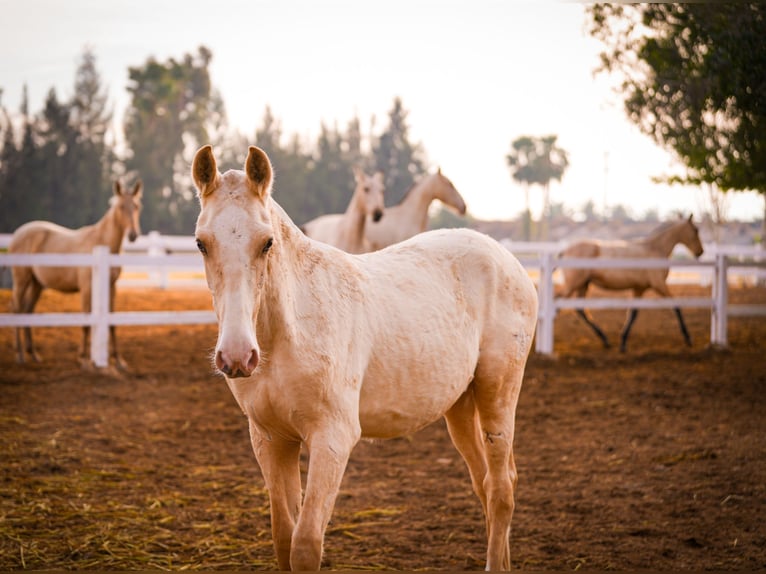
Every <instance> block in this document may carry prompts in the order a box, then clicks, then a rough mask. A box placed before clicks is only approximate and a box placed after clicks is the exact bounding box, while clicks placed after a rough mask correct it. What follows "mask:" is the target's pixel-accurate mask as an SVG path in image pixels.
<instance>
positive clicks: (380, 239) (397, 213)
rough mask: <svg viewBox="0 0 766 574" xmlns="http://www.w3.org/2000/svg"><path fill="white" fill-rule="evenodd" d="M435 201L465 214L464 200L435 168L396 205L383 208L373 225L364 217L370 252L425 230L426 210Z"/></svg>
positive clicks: (426, 223) (426, 222) (370, 220)
mask: <svg viewBox="0 0 766 574" xmlns="http://www.w3.org/2000/svg"><path fill="white" fill-rule="evenodd" d="M435 199H438V200H439V201H441V202H442V203H445V204H446V205H449V206H450V207H452V208H453V209H454V210H455V211H457V212H458V213H459V214H460V215H465V201H464V200H463V198H462V196H461V195H460V194H459V193H458V191H457V189H455V186H454V185H452V182H451V181H450V180H449V179H447V178H446V177H445V176H443V175H442V171H441V169H439V170H438V171H437V172H436V173H434V174H430V175H427V176H425V177H423V178H422V179H420V181H418V182H417V183H416V184H415V185H414V186H413V187H412V188H411V189H410V190H409V191H408V192H407V193H406V194H405V195H404V197H403V198H402V200H401V201H400V202H399V203H397V204H396V205H394V206H392V207H387V208H386V216H385V217H384V218H383V219H381V220H380V221H377V222H375V221H374V220H372V219H371V218H369V217H368V219H367V225H366V226H365V228H364V234H365V237H366V238H367V241H368V242H369V244H370V247H371V248H372V250H378V249H383V248H384V247H388V246H389V245H393V244H394V243H399V242H400V241H404V240H405V239H409V238H410V237H412V236H413V235H417V234H418V233H422V232H423V231H425V230H426V229H427V228H428V207H429V206H430V205H431V202H432V201H434V200H435Z"/></svg>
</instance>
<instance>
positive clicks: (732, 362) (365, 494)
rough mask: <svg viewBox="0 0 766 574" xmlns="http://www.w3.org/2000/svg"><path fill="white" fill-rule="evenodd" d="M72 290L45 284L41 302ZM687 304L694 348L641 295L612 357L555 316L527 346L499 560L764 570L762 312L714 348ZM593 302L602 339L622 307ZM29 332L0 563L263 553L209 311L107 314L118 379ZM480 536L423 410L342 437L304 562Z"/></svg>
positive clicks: (143, 564)
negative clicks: (322, 532) (149, 316)
mask: <svg viewBox="0 0 766 574" xmlns="http://www.w3.org/2000/svg"><path fill="white" fill-rule="evenodd" d="M673 290H674V292H675V293H678V294H689V295H694V296H697V295H701V294H703V293H705V292H706V291H705V290H704V289H702V288H699V287H697V288H680V287H678V286H674V288H673ZM8 297H9V293H8V291H0V309H3V310H4V309H6V308H7V301H8ZM732 299H733V302H735V303H736V302H751V303H766V290H764V289H756V288H748V289H734V290H733V292H732ZM77 307H78V303H77V297H76V296H62V295H57V294H54V293H48V292H46V293H45V294H44V296H43V299H42V301H41V304H40V306H39V310H48V311H52V310H57V311H60V310H77ZM117 307H118V310H131V309H172V308H178V309H207V308H209V295H208V293H207V292H206V291H202V290H199V291H198V290H186V291H172V292H164V291H160V290H137V289H130V290H127V289H126V290H122V291H121V292H120V293H119V294H118V303H117ZM685 315H686V318H687V323H688V325H689V329H690V332H691V335H692V338H693V342H694V344H693V347H692V348H686V347H684V346H683V345H682V344H681V341H682V339H681V335H680V333H679V331H678V328H677V325H676V323H675V318H674V317H673V315H672V313H671V312H670V311H669V310H656V311H642V312H641V314H640V315H639V318H638V320H637V322H636V324H635V327H634V333H633V335H632V337H631V340H630V342H629V348H628V351H627V353H624V354H621V353H620V352H619V351H617V350H616V349H611V350H609V351H603V350H602V349H601V348H600V343H599V342H598V341H597V340H596V339H595V337H594V336H593V335H592V334H591V333H590V332H589V331H588V329H587V327H586V326H585V325H584V324H582V323H581V322H580V321H579V319H578V318H577V317H576V316H575V315H574V314H573V313H571V312H563V313H562V314H561V315H560V316H559V318H558V319H557V321H556V333H555V338H556V358H554V359H548V358H543V357H540V356H534V355H533V356H532V357H531V359H530V361H529V364H528V368H527V375H526V378H525V383H524V388H523V391H522V395H521V400H520V404H519V407H518V417H517V426H516V429H517V434H516V442H515V444H516V461H517V465H518V470H519V475H520V478H519V485H518V490H517V495H516V511H515V515H514V522H513V530H512V534H511V550H512V564H513V567H514V568H516V569H523V570H576V569H587V570H594V569H595V570H611V569H618V570H637V569H652V570H671V569H672V570H682V569H695V570H698V569H719V570H742V569H747V570H756V569H763V568H766V520H764V517H765V516H766V422H765V420H764V404H765V401H764V392H766V345H764V340H766V319H764V318H731V319H730V325H729V327H730V328H729V340H730V348H729V349H728V350H712V349H710V348H708V341H709V332H710V318H709V311H705V310H688V311H686V312H685ZM594 316H595V317H596V319H597V321H599V322H600V323H601V324H602V326H603V327H604V329H605V331H606V332H607V333H608V334H609V335H610V336H611V337H612V340H613V341H616V337H617V335H618V333H619V330H620V326H621V324H622V321H623V318H624V312H623V311H601V312H596V313H594ZM35 333H36V334H37V342H38V345H39V349H40V351H41V354H42V355H43V358H44V362H43V363H42V364H33V365H28V364H27V365H22V366H19V365H17V364H16V363H15V361H14V353H13V348H12V337H13V330H12V329H7V328H6V329H0V570H15V569H22V568H25V569H35V570H40V569H78V570H82V569H101V570H131V569H138V570H146V569H174V570H175V569H187V568H191V569H207V570H215V569H220V570H223V569H226V570H242V569H261V570H263V569H266V570H268V569H272V570H273V569H275V568H276V561H275V560H274V556H273V551H272V547H271V537H270V530H269V528H270V527H269V510H268V499H267V493H266V492H265V490H264V488H263V481H262V479H261V476H260V472H259V470H258V467H257V465H256V462H255V458H254V456H253V454H252V452H251V450H250V445H249V439H248V433H247V423H246V420H245V418H244V416H243V415H242V414H241V412H240V411H239V410H238V408H237V406H236V404H235V402H234V399H233V398H232V397H231V395H230V393H229V391H228V389H227V387H226V385H225V383H224V381H223V379H221V378H220V377H218V376H217V375H215V374H214V373H213V371H212V369H211V366H210V359H209V355H210V351H211V349H212V347H213V345H214V343H215V336H216V328H215V326H212V325H208V326H190V327H189V326H181V327H156V328H155V327H150V328H146V327H123V328H120V329H119V330H118V335H119V339H120V343H121V348H122V350H123V355H124V357H125V359H126V361H127V362H128V363H129V365H130V372H129V374H126V375H122V374H119V373H116V372H93V371H84V370H82V369H81V367H80V365H79V363H78V360H77V351H78V345H79V337H80V332H79V329H77V328H61V329H46V328H39V329H36V330H35ZM405 400H406V398H405ZM304 466H305V461H304ZM485 544H486V542H485V532H484V524H483V518H482V515H481V510H480V505H479V502H478V500H477V499H476V498H475V496H474V495H473V493H472V491H471V487H470V481H469V478H468V473H467V470H466V468H465V465H464V463H463V462H462V460H461V459H460V457H459V456H458V455H457V453H456V451H455V450H454V449H453V447H452V445H451V443H450V441H449V438H448V436H447V433H446V429H445V426H444V424H443V423H442V422H439V423H435V424H433V425H431V426H430V427H428V428H426V429H424V430H423V431H421V432H419V433H417V434H415V435H412V436H409V437H406V438H402V439H397V440H391V441H381V442H363V443H361V444H359V445H358V447H357V448H356V449H355V451H354V453H353V455H352V458H351V461H350V463H349V466H348V470H347V472H346V476H345V479H344V482H343V487H342V491H341V494H340V496H339V499H338V502H337V505H336V508H335V513H334V515H333V519H332V521H331V523H330V526H329V529H328V534H327V537H326V542H325V556H324V566H325V567H327V568H333V569H339V570H341V569H346V570H363V569H389V570H394V569H397V570H399V569H402V570H420V569H422V570H479V569H482V568H483V566H484V554H485V548H486V547H485Z"/></svg>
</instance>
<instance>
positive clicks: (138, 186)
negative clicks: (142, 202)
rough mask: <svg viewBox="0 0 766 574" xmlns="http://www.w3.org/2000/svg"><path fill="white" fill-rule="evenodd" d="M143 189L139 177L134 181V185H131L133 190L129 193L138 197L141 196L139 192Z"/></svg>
mask: <svg viewBox="0 0 766 574" xmlns="http://www.w3.org/2000/svg"><path fill="white" fill-rule="evenodd" d="M143 189H144V184H143V182H142V181H141V180H140V179H139V180H138V181H137V182H136V185H134V186H133V192H132V193H131V195H132V196H133V197H135V198H136V199H138V198H139V197H141V192H142V191H143Z"/></svg>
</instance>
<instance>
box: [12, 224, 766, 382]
mask: <svg viewBox="0 0 766 574" xmlns="http://www.w3.org/2000/svg"><path fill="white" fill-rule="evenodd" d="M7 237H8V236H0V248H1V247H3V246H4V245H7V243H5V242H4V240H5V239H7ZM126 247H130V248H137V249H143V250H145V251H146V252H148V253H149V254H146V253H144V254H135V253H124V254H121V255H112V254H110V253H109V252H108V250H107V249H106V248H105V247H97V248H96V249H94V251H93V253H92V254H35V255H31V254H29V255H20V254H8V253H0V269H2V268H3V267H5V268H10V267H12V266H15V265H30V264H34V265H48V266H58V267H61V266H64V265H69V266H78V267H79V266H89V267H91V268H92V269H93V273H92V305H91V312H90V313H37V314H11V313H0V327H19V326H30V327H42V326H47V327H55V326H84V325H89V326H90V327H91V329H92V333H91V358H92V360H93V362H94V364H95V365H96V366H99V367H105V366H107V364H108V339H109V337H108V333H109V325H172V324H195V323H196V324H206V323H215V321H216V319H215V314H214V313H213V312H212V311H132V312H114V313H110V312H109V268H110V267H115V266H122V267H123V269H137V268H143V269H146V270H149V272H150V273H153V274H154V275H155V276H154V277H153V279H154V281H155V282H154V285H159V286H161V287H167V286H168V281H169V274H168V272H169V270H171V269H173V270H177V269H179V268H188V269H192V270H193V271H195V272H196V273H197V274H198V275H199V276H200V277H203V274H202V259H201V256H200V255H199V254H198V253H188V252H189V251H191V250H195V251H196V247H195V243H194V238H193V237H178V236H175V237H167V236H164V237H163V236H159V234H156V235H154V236H153V235H152V234H149V236H142V238H139V240H138V241H137V242H136V243H135V244H126ZM506 247H508V248H509V249H510V250H511V251H513V252H514V253H516V254H517V255H518V256H519V259H520V260H521V261H522V263H523V264H524V265H525V267H526V268H527V270H528V271H529V272H530V274H531V275H533V276H536V278H537V282H538V293H539V301H540V303H539V306H540V308H539V316H538V326H537V337H536V345H535V350H536V352H538V353H541V354H551V353H553V331H554V328H553V326H554V321H555V318H556V314H557V312H558V310H559V309H571V308H581V307H587V308H590V309H658V308H672V307H697V308H700V307H702V308H709V309H710V310H711V329H710V341H711V343H713V344H715V345H720V346H725V345H727V343H728V340H727V322H728V317H729V316H743V315H758V316H766V305H729V303H728V285H729V278H730V275H731V273H732V270H749V272H750V273H753V272H755V273H757V274H762V273H763V272H764V269H766V262H764V259H763V251H760V250H757V249H755V248H744V249H743V248H741V247H726V248H724V247H720V246H718V247H716V248H711V247H710V246H708V248H707V249H706V251H707V252H712V253H714V256H713V257H712V258H710V259H707V260H703V261H698V260H683V259H670V260H668V259H641V260H637V259H628V260H608V259H603V260H598V261H595V260H593V259H574V258H566V259H559V258H558V257H557V255H558V252H559V250H560V247H561V245H559V244H551V243H536V244H529V243H512V244H511V243H506ZM173 251H180V252H185V253H180V254H176V253H172V252H173ZM168 252H171V253H168ZM533 253H537V256H536V257H535V256H529V255H527V256H525V255H524V254H533ZM565 267H588V268H606V267H611V268H617V267H621V268H633V269H635V268H658V267H670V268H671V270H673V269H675V268H690V269H691V268H693V269H694V270H695V272H696V273H702V274H703V275H704V274H705V273H707V274H708V275H709V277H710V279H711V280H710V283H711V284H712V295H711V296H710V297H679V298H671V299H626V298H588V299H558V298H555V297H554V272H555V270H556V269H562V268H565ZM123 273H124V272H123ZM201 281H204V280H201ZM703 281H704V279H703ZM121 282H122V279H121ZM199 283H200V280H198V281H197V284H199ZM121 284H124V283H121Z"/></svg>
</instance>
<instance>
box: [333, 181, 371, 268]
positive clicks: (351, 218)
mask: <svg viewBox="0 0 766 574" xmlns="http://www.w3.org/2000/svg"><path fill="white" fill-rule="evenodd" d="M366 219H367V211H366V206H365V204H364V196H363V195H362V194H359V193H354V196H353V197H352V198H351V201H350V202H349V204H348V207H347V208H346V211H345V213H344V214H343V218H342V220H341V223H340V226H339V227H340V231H341V236H342V239H343V243H344V245H343V246H342V248H343V249H344V250H345V251H349V252H351V253H360V252H361V251H362V248H363V243H364V224H365V221H366Z"/></svg>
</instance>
